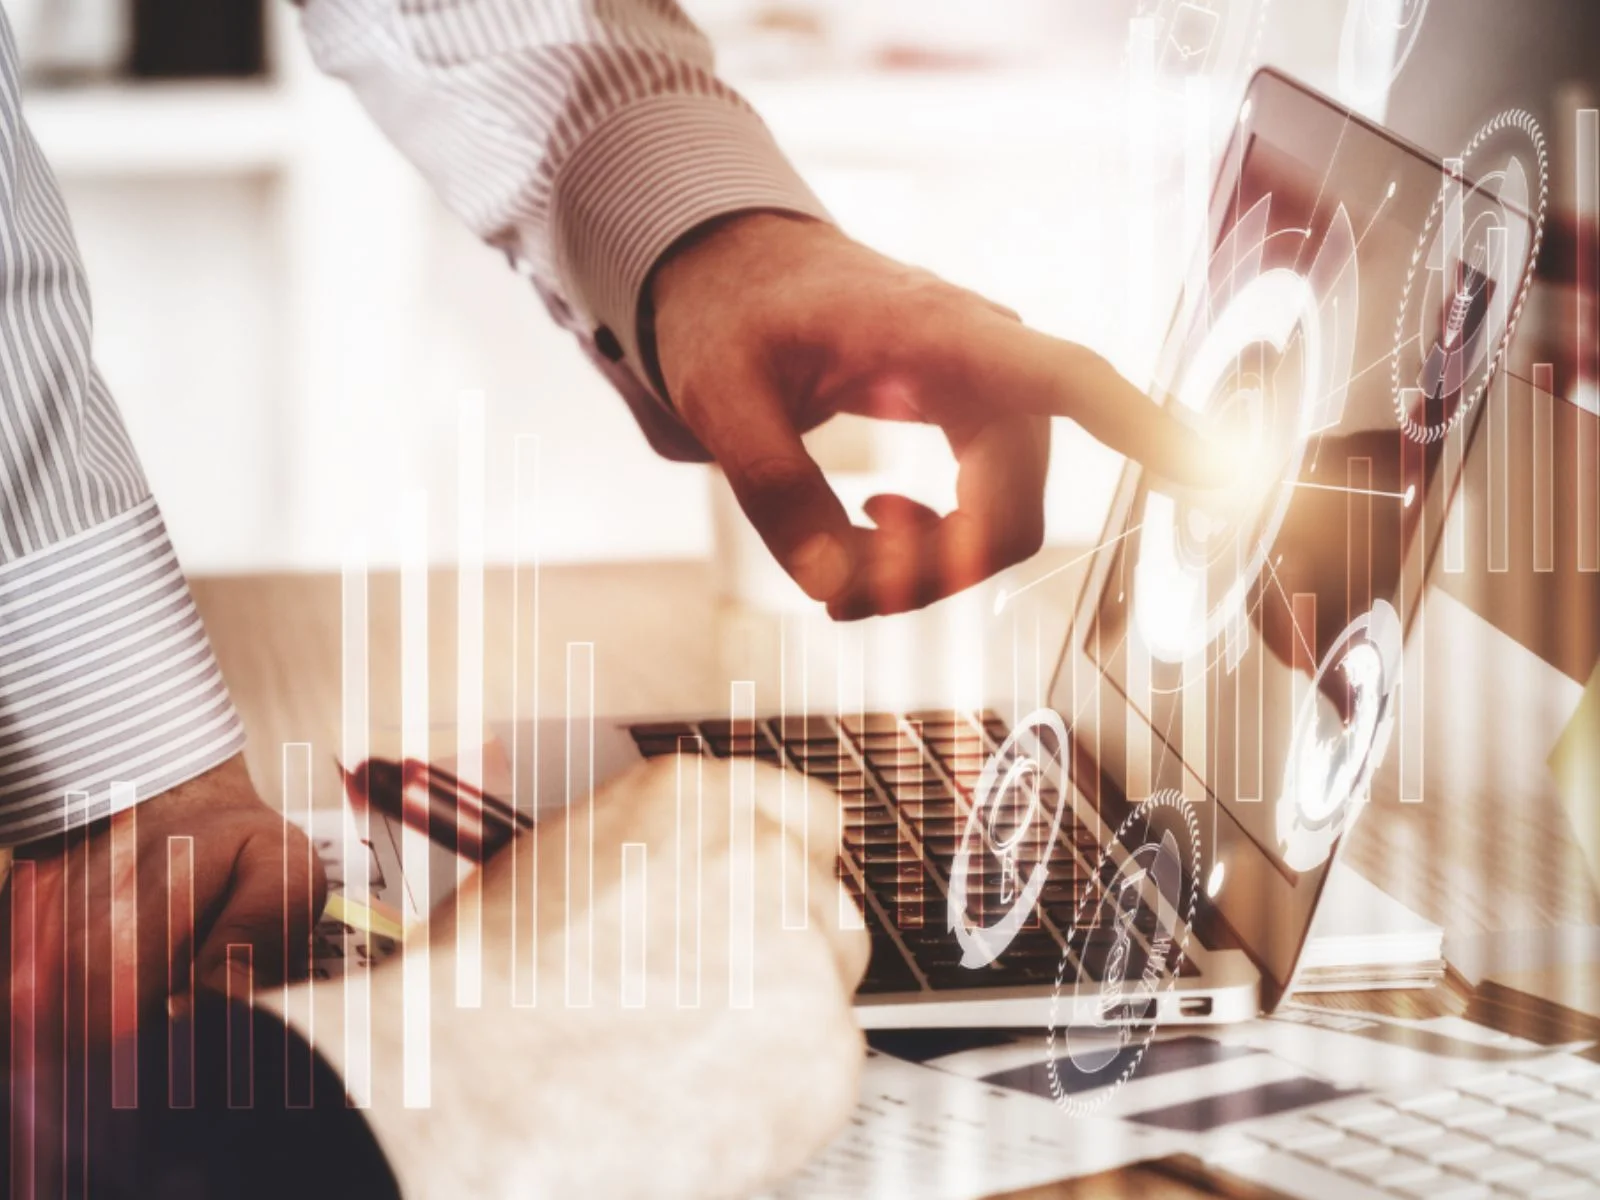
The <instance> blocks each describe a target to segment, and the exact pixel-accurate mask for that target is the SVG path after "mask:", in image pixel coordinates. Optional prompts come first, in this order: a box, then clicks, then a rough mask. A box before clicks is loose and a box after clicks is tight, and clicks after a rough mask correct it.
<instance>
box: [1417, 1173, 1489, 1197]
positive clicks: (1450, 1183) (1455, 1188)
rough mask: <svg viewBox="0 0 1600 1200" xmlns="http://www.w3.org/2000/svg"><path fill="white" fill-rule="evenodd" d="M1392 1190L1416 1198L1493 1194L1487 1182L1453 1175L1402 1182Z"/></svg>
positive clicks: (1484, 1195) (1487, 1195)
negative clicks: (1477, 1181) (1408, 1182)
mask: <svg viewBox="0 0 1600 1200" xmlns="http://www.w3.org/2000/svg"><path fill="white" fill-rule="evenodd" d="M1394 1190H1395V1191H1397V1192H1399V1193H1400V1194H1401V1195H1402V1196H1414V1197H1416V1200H1487V1197H1489V1196H1491V1195H1493V1194H1494V1193H1493V1192H1491V1191H1490V1190H1489V1185H1488V1184H1484V1183H1474V1182H1473V1181H1472V1180H1470V1179H1461V1178H1459V1177H1458V1176H1454V1175H1445V1176H1442V1177H1440V1178H1437V1179H1427V1180H1423V1181H1422V1182H1420V1183H1415V1184H1402V1185H1401V1186H1399V1187H1397V1188H1395V1189H1394Z"/></svg>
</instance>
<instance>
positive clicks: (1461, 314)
mask: <svg viewBox="0 0 1600 1200" xmlns="http://www.w3.org/2000/svg"><path fill="white" fill-rule="evenodd" d="M1455 161H1456V162H1458V163H1459V164H1460V165H1459V168H1458V169H1456V170H1455V171H1453V172H1450V173H1447V174H1446V177H1445V179H1444V182H1443V185H1442V186H1441V187H1440V189H1439V195H1438V196H1437V197H1436V198H1435V199H1434V202H1433V208H1432V209H1431V210H1430V212H1429V213H1428V220H1427V223H1426V224H1425V225H1424V226H1423V229H1422V235H1421V237H1420V238H1419V240H1418V242H1417V248H1416V250H1415V251H1414V252H1413V254H1412V256H1411V266H1410V269H1409V270H1408V271H1407V273H1406V285H1405V291H1404V292H1403V293H1402V296H1401V300H1400V316H1399V319H1398V321H1397V322H1396V324H1395V346H1394V356H1393V359H1392V361H1391V378H1392V381H1393V385H1394V406H1395V416H1396V418H1397V419H1398V420H1399V423H1400V427H1401V429H1403V430H1404V431H1405V433H1406V436H1407V437H1409V438H1411V439H1412V440H1413V441H1416V442H1420V443H1422V444H1424V445H1426V444H1429V443H1432V442H1437V441H1439V440H1440V439H1442V438H1443V437H1445V436H1446V435H1447V434H1449V433H1450V431H1451V430H1453V429H1454V428H1455V427H1456V426H1457V425H1458V424H1460V422H1461V420H1462V419H1463V418H1464V417H1465V416H1466V415H1467V414H1468V413H1470V412H1471V411H1472V409H1473V408H1474V407H1475V406H1476V405H1477V403H1478V401H1479V400H1480V399H1482V398H1483V395H1484V393H1485V392H1487V391H1488V390H1489V385H1490V384H1491V383H1492V382H1493V381H1494V378H1495V375H1496V374H1497V373H1498V372H1499V370H1500V367H1501V365H1502V364H1503V363H1504V361H1505V356H1506V351H1507V349H1508V348H1509V346H1510V344H1511V338H1512V335H1513V334H1515V333H1516V329H1517V324H1518V322H1519V321H1520V320H1521V318H1522V309H1523V306H1524V305H1525V304H1526V303H1527V299H1528V291H1529V289H1530V288H1531V287H1532V286H1533V273H1534V267H1535V264H1536V263H1537V262H1538V258H1539V250H1540V247H1541V246H1542V245H1543V244H1544V225H1545V214H1546V212H1547V210H1548V208H1549V203H1550V163H1549V155H1548V152H1547V149H1546V146H1545V140H1544V133H1543V131H1542V130H1541V129H1540V128H1539V123H1538V122H1537V121H1536V120H1534V118H1533V117H1532V116H1531V115H1529V114H1528V113H1526V112H1524V111H1522V110H1521V109H1512V110H1510V111H1508V112H1504V113H1501V114H1500V115H1499V116H1497V117H1495V118H1494V119H1493V120H1492V121H1490V122H1489V123H1488V124H1487V125H1485V126H1484V127H1483V128H1482V129H1481V130H1479V131H1478V133H1477V135H1476V136H1475V137H1474V138H1473V139H1472V141H1471V142H1470V143H1469V144H1468V145H1467V148H1466V150H1465V151H1464V152H1463V153H1462V155H1461V157H1460V158H1459V159H1458V160H1455ZM1534 179H1537V195H1535V194H1534V186H1533V180H1534Z"/></svg>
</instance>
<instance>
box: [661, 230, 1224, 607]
mask: <svg viewBox="0 0 1600 1200" xmlns="http://www.w3.org/2000/svg"><path fill="white" fill-rule="evenodd" d="M650 301H651V304H652V307H653V311H654V338H655V343H654V344H655V348H656V358H657V363H658V365H659V369H660V372H661V376H662V380H663V382H664V384H665V387H666V390H667V393H668V395H669V397H670V398H671V401H672V403H673V405H674V406H675V407H676V409H677V411H678V413H679V415H680V416H681V417H682V419H683V420H684V422H685V423H686V424H687V425H688V426H689V428H690V429H691V430H692V431H693V432H694V433H695V435H696V436H697V437H698V438H699V439H700V441H701V442H702V444H703V445H704V446H705V447H706V449H707V450H708V451H710V453H711V454H712V456H713V457H715V459H716V460H717V462H718V464H719V465H720V466H721V467H722V469H723V471H724V472H725V473H726V475H727V477H728V482H729V483H730V484H731V485H732V488H733V491H734V494H735V495H736V496H737V497H738V500H739V503H740V505H741V506H742V507H743V509H744V511H745V513H746V515H747V516H748V517H749V518H750V521H751V523H752V524H753V525H754V526H755V527H756V530H757V531H758V532H759V533H760V534H761V537H762V538H763V540H764V541H765V542H766V544H767V546H768V548H769V549H770V550H771V551H772V553H773V555H774V556H775V557H776V558H777V560H778V561H779V562H780V563H781V564H782V565H783V567H784V568H785V569H786V570H787V571H788V572H789V574H790V575H792V576H793V577H794V579H795V581H796V582H797V583H799V585H800V586H801V587H802V588H803V589H804V590H805V591H806V593H807V594H808V595H810V596H811V597H812V598H813V599H815V600H820V601H823V602H825V603H826V604H827V606H828V611H829V613H830V614H831V615H832V616H834V617H835V618H838V619H844V620H851V619H858V618H862V617H868V616H873V615H878V614H887V613H895V612H903V611H906V610H909V609H913V608H919V607H921V606H923V605H926V604H930V603H932V602H933V601H935V600H938V599H941V598H942V597H945V596H948V595H950V594H952V593H954V592H957V591H960V590H962V589H963V588H966V587H969V586H971V585H972V584H974V583H977V582H979V581H981V580H983V579H985V578H987V577H988V576H990V575H992V574H994V573H995V572H997V571H999V570H1002V569H1003V568H1005V567H1008V566H1011V565H1013V564H1014V563H1018V562H1021V561H1023V560H1024V559H1026V558H1029V557H1031V556H1032V555H1033V554H1034V553H1035V552H1036V551H1037V550H1038V549H1039V546H1040V544H1041V542H1042V541H1043V538H1044V488H1045V474H1046V469H1047V467H1048V464H1049V456H1050V426H1049V418H1050V417H1052V416H1060V417H1069V418H1071V419H1072V420H1074V421H1076V422H1077V423H1078V424H1079V425H1080V426H1082V427H1083V428H1084V429H1085V430H1087V431H1088V432H1089V433H1090V434H1092V435H1093V436H1094V437H1096V438H1098V439H1099V440H1100V441H1101V442H1104V443H1105V444H1106V445H1107V446H1110V447H1111V448H1112V449H1114V450H1117V451H1119V452H1121V453H1123V454H1126V455H1127V456H1129V457H1130V458H1133V459H1136V460H1138V461H1139V462H1141V463H1143V464H1144V465H1145V466H1147V467H1149V468H1150V469H1151V470H1153V471H1154V472H1155V473H1156V474H1157V475H1159V476H1161V477H1163V478H1165V479H1167V480H1169V481H1171V482H1173V483H1176V484H1180V485H1187V486H1194V487H1214V486H1219V485H1222V484H1225V483H1226V478H1225V468H1224V466H1223V464H1221V463H1219V462H1217V461H1216V460H1215V458H1214V457H1213V456H1212V455H1211V454H1210V453H1209V447H1208V445H1207V444H1206V443H1205V442H1204V441H1203V440H1202V439H1201V438H1200V437H1199V436H1198V435H1197V434H1196V433H1194V432H1193V431H1191V429H1190V428H1189V427H1188V426H1186V425H1184V424H1183V423H1182V422H1180V421H1179V420H1177V419H1176V418H1174V417H1173V416H1172V415H1171V414H1170V413H1168V412H1166V411H1165V410H1163V409H1162V408H1161V407H1160V406H1158V405H1156V404H1155V403H1154V402H1153V401H1151V400H1150V399H1149V397H1147V396H1145V395H1144V393H1142V392H1140V391H1139V390H1138V389H1137V388H1135V387H1134V386H1133V385H1132V384H1130V383H1129V382H1128V381H1127V380H1125V379H1123V378H1122V376H1121V375H1119V374H1118V373H1117V372H1116V370H1115V369H1114V368H1113V367H1112V366H1111V365H1110V364H1109V363H1107V362H1106V361H1105V360H1104V359H1102V358H1101V357H1099V356H1098V355H1096V354H1094V353H1093V352H1092V351H1089V350H1086V349H1084V348H1083V347H1081V346H1077V345H1074V344H1072V343H1070V342H1065V341H1061V340H1059V339H1057V338H1052V337H1048V336H1046V335H1044V334H1041V333H1038V332H1036V331H1034V330H1031V329H1029V328H1027V327H1026V326H1025V325H1023V324H1022V323H1021V322H1020V321H1019V319H1018V318H1017V316H1016V314H1015V313H1012V312H1010V311H1009V310H1007V309H1005V308H1003V307H1001V306H999V305H996V304H993V303H991V302H990V301H988V300H985V299H984V298H983V297H981V296H978V295H976V294H974V293H972V292H969V291H966V290H965V289H962V288H958V287H955V286H952V285H951V284H948V283H946V282H944V281H943V280H941V279H939V278H937V277H936V276H934V275H931V274H929V273H928V272H926V271H921V270H916V269H913V268H910V267H907V266H904V265H902V264H900V263H897V262H894V261H892V260H890V259H888V258H885V257H883V256H882V255H880V254H877V253H875V252H874V251H872V250H869V249H868V248H867V247H865V246H863V245H861V244H860V243H858V242H854V241H852V240H851V239H849V238H848V237H846V236H845V235H844V234H842V233H840V232H839V231H838V230H837V229H835V228H834V227H833V226H831V225H827V224H824V223H822V222H818V221H812V220H809V219H801V218H793V217H787V216H782V215H777V214H770V213H753V214H743V215H740V216H736V217H733V218H731V219H728V220H725V221H723V222H720V223H717V224H715V225H713V226H711V227H709V228H707V229H705V230H703V231H701V232H700V233H698V234H696V235H693V236H691V238H690V239H688V240H687V241H686V242H685V243H683V244H682V245H680V246H679V247H678V248H676V249H675V250H674V251H672V252H671V253H669V255H668V256H667V258H666V259H665V260H664V261H663V263H662V264H661V266H660V267H659V268H658V269H657V271H656V273H655V275H654V277H653V280H652V284H651V289H650ZM836 413H856V414H860V415H864V416H869V417H878V418H882V419H885V420H898V421H918V422H925V423H928V424H932V425H937V426H938V427H939V428H940V429H942V430H943V431H944V433H945V436H946V438H947V440H948V441H949V443H950V448H951V450H952V452H953V453H954V454H955V457H956V460H957V462H958V464H959V467H960V474H959V477H958V481H957V508H956V510H955V511H954V512H951V513H948V514H946V515H943V516H941V515H940V514H938V513H935V512H933V511H932V510H931V509H928V508H926V507H925V506H923V505H921V504H919V503H917V502H915V501H913V500H910V499H908V498H906V497H903V496H875V497H873V498H872V499H871V500H869V501H868V502H867V505H866V513H867V516H868V517H869V518H870V519H871V520H872V521H873V522H874V524H875V525H876V528H875V529H863V528H859V527H853V526H852V524H851V521H850V518H849V517H848V515H847V514H846V512H845V509H844V506H843V505H842V504H841V503H840V501H839V499H838V497H837V496H836V495H835V494H834V492H833V490H832V488H830V487H829V485H828V482H827V480H826V479H825V478H824V477H823V474H822V472H821V470H820V469H819V468H818V466H817V464H816V463H815V462H814V461H813V460H812V459H811V457H810V456H809V455H808V454H807V453H806V450H805V447H804V445H803V444H802V443H801V440H800V435H801V434H802V433H804V432H806V431H808V430H810V429H812V428H814V427H816V426H817V425H820V424H821V423H822V422H824V421H826V420H827V419H828V418H829V417H831V416H833V415H834V414H836Z"/></svg>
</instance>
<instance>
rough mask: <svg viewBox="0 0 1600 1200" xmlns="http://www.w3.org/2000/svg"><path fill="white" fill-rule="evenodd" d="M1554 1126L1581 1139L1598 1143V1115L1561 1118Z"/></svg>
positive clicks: (1599, 1135)
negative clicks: (1592, 1139)
mask: <svg viewBox="0 0 1600 1200" xmlns="http://www.w3.org/2000/svg"><path fill="white" fill-rule="evenodd" d="M1556 1124H1558V1125H1560V1126H1561V1127H1562V1128H1563V1129H1568V1130H1571V1131H1572V1132H1573V1133H1576V1134H1579V1135H1581V1136H1583V1137H1591V1138H1594V1139H1595V1140H1597V1141H1600V1113H1589V1114H1587V1115H1586V1116H1581V1117H1562V1118H1561V1120H1559V1121H1558V1122H1556Z"/></svg>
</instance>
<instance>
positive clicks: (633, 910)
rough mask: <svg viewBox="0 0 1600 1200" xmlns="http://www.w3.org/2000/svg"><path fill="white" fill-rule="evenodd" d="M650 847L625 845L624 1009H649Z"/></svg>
mask: <svg viewBox="0 0 1600 1200" xmlns="http://www.w3.org/2000/svg"><path fill="white" fill-rule="evenodd" d="M648 851H649V847H647V846H646V845H645V844H644V843H643V842H624V843H623V844H622V937H621V943H622V946H621V955H622V962H621V963H620V964H619V966H620V968H621V979H622V985H621V992H622V995H621V1001H622V1007H623V1008H643V1007H644V1006H645V1001H646V994H645V987H646V979H647V978H648V962H649V957H650V944H649V919H650V912H649V881H648V876H647V874H646V872H647V870H648V868H649V854H648Z"/></svg>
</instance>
